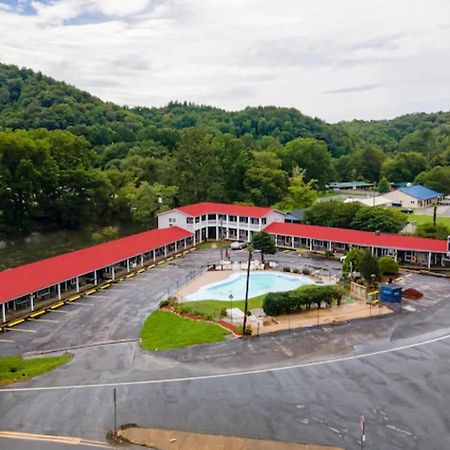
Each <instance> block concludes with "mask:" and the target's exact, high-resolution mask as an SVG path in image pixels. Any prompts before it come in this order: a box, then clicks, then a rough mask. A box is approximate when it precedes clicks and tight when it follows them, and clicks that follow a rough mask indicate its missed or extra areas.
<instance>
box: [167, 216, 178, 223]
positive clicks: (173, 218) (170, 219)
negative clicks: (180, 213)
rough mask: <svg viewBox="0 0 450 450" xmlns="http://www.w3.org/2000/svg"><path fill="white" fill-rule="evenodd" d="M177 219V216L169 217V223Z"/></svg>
mask: <svg viewBox="0 0 450 450" xmlns="http://www.w3.org/2000/svg"><path fill="white" fill-rule="evenodd" d="M176 221H177V219H175V217H169V223H175V222H176Z"/></svg>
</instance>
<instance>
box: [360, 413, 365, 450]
mask: <svg viewBox="0 0 450 450" xmlns="http://www.w3.org/2000/svg"><path fill="white" fill-rule="evenodd" d="M359 429H360V431H361V441H360V442H361V450H362V449H363V447H364V442H366V419H365V418H364V416H361V417H360V418H359Z"/></svg>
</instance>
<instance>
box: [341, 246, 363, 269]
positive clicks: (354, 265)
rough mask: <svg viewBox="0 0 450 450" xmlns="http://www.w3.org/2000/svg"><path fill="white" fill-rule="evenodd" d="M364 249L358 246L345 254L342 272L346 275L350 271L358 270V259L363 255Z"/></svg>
mask: <svg viewBox="0 0 450 450" xmlns="http://www.w3.org/2000/svg"><path fill="white" fill-rule="evenodd" d="M363 253H364V250H361V249H360V248H352V249H351V250H350V251H349V252H348V253H347V254H346V255H345V259H344V262H343V263H342V273H343V274H345V275H347V274H350V275H351V273H352V272H359V261H360V259H361V256H362V255H363Z"/></svg>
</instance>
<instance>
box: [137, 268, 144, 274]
mask: <svg viewBox="0 0 450 450" xmlns="http://www.w3.org/2000/svg"><path fill="white" fill-rule="evenodd" d="M142 272H145V269H139V270H138V271H137V273H142Z"/></svg>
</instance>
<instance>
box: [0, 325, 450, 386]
mask: <svg viewBox="0 0 450 450" xmlns="http://www.w3.org/2000/svg"><path fill="white" fill-rule="evenodd" d="M449 338H450V334H446V335H445V336H441V337H438V338H434V339H428V340H426V341H422V342H416V343H415V344H408V345H402V346H400V347H395V348H390V349H386V350H379V351H376V352H371V353H362V354H361V355H351V356H342V357H340V358H334V359H326V360H323V361H315V362H309V363H302V364H295V365H292V366H282V367H272V368H268V369H255V370H245V371H242V372H230V373H218V374H214V375H199V376H194V377H182V378H163V379H160V380H142V381H120V382H117V383H98V384H74V385H68V386H47V387H32V388H10V389H0V394H1V393H3V392H30V391H59V390H64V389H91V388H104V387H118V386H140V385H149V384H168V383H180V382H184V381H190V382H193V381H203V380H215V379H220V378H233V377H242V376H247V375H258V374H262V373H273V372H284V371H288V370H293V369H303V368H307V367H315V366H327V365H330V364H336V363H341V362H346V361H353V360H358V359H366V358H370V357H372V356H378V355H384V354H386V353H395V352H399V351H402V350H407V349H410V348H415V347H422V346H425V345H428V344H432V343H434V342H440V341H444V340H446V339H449Z"/></svg>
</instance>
